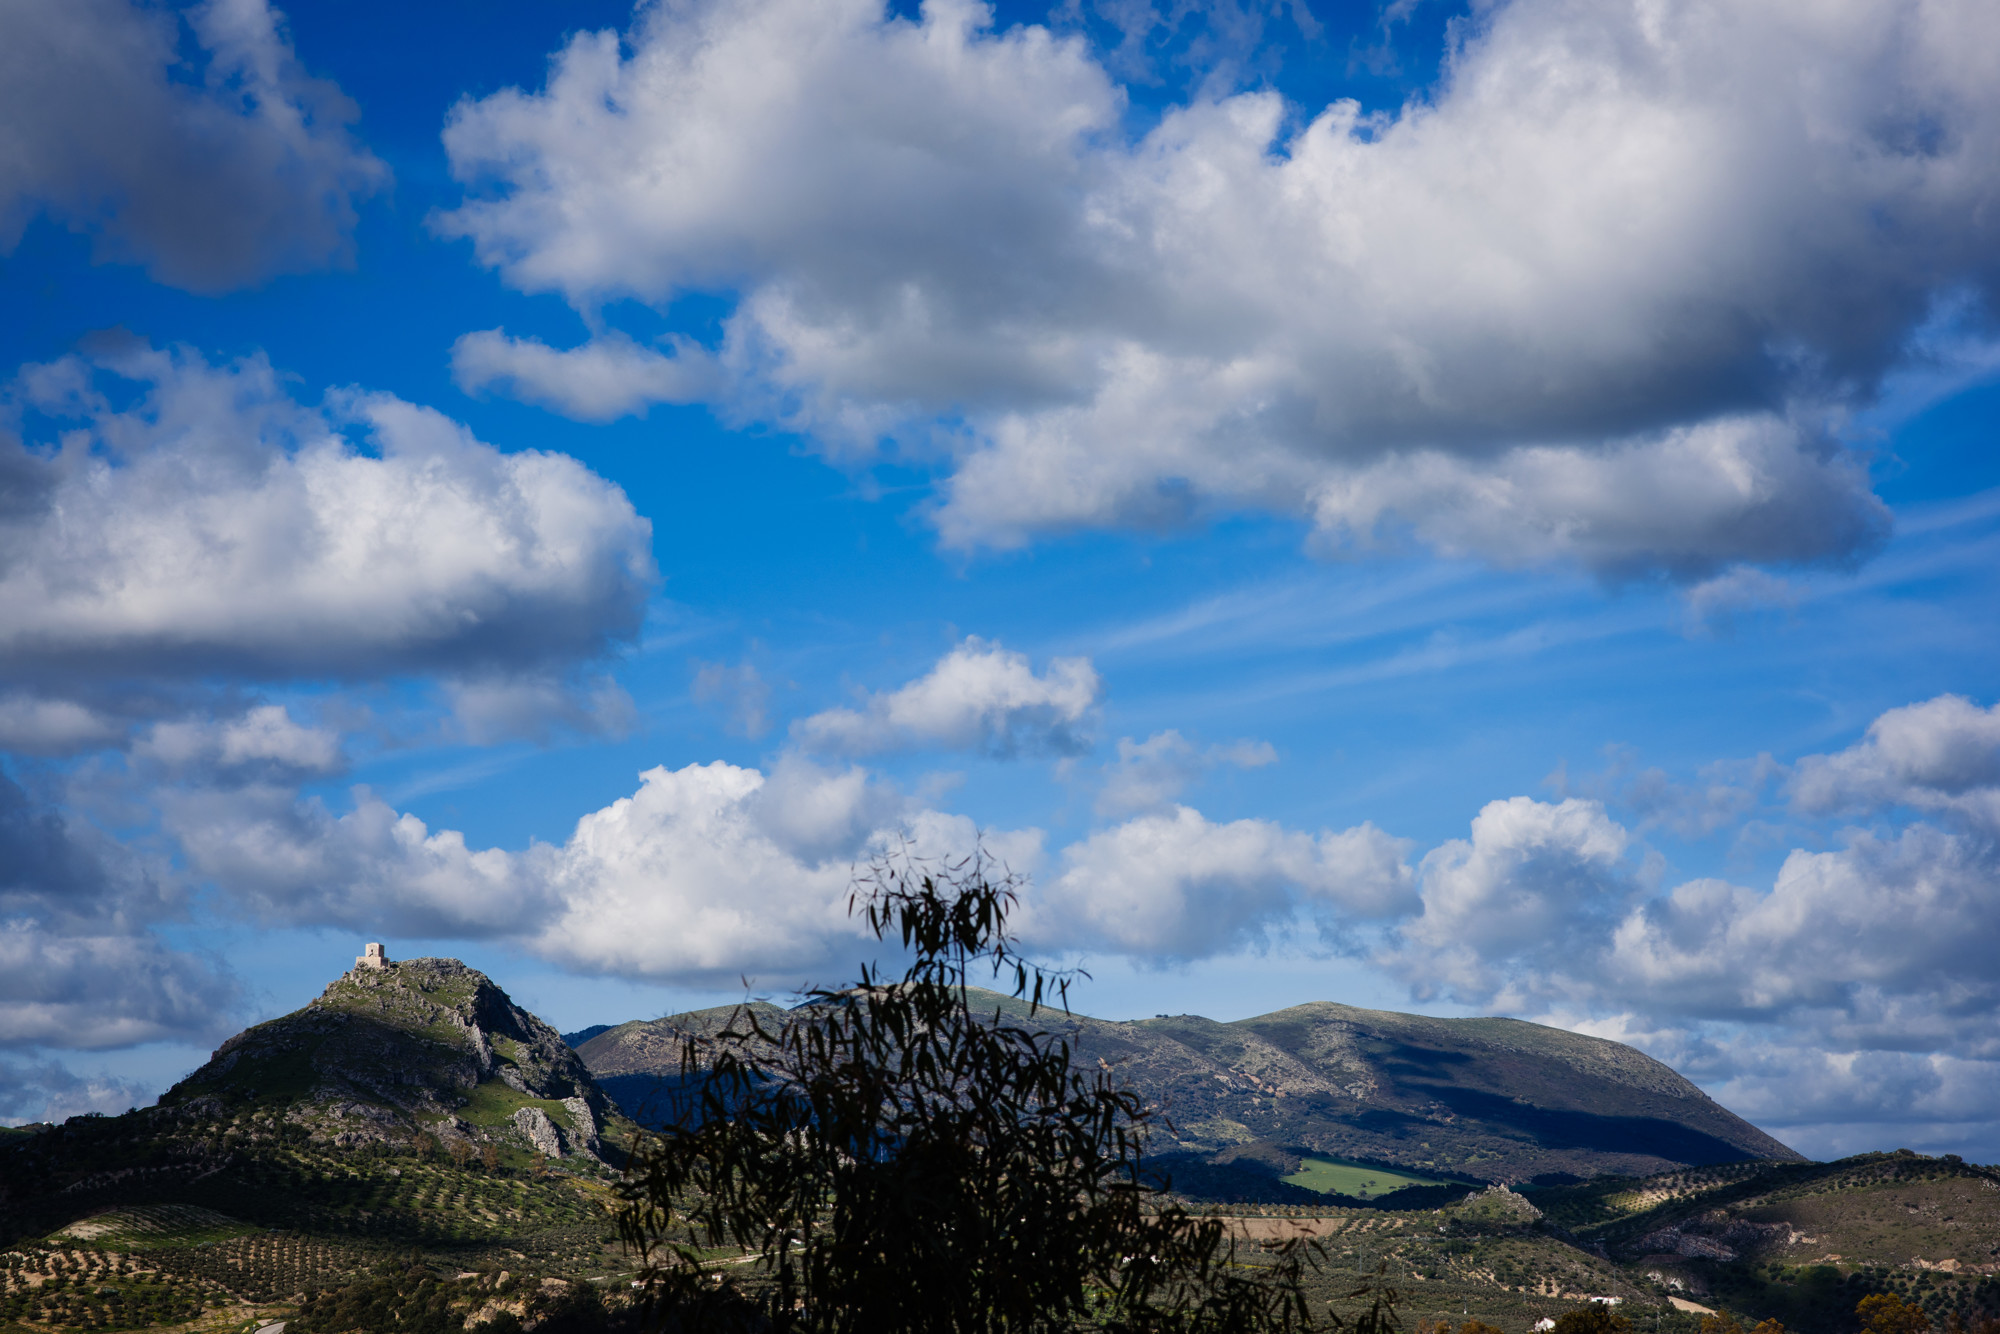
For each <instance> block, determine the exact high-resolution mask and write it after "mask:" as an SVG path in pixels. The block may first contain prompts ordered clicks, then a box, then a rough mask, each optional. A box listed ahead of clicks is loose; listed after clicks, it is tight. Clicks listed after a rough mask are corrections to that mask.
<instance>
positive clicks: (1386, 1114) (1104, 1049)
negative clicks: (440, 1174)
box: [578, 989, 1805, 1183]
mask: <svg viewBox="0 0 2000 1334" xmlns="http://www.w3.org/2000/svg"><path fill="white" fill-rule="evenodd" d="M975 990H976V991H977V996H978V999H979V1003H980V1004H981V1005H982V1006H983V1005H989V1004H990V1005H991V1006H992V1007H993V1008H994V1010H995V1011H996V1012H998V1013H1001V1014H1004V1015H1007V1016H1010V1017H1012V1018H1014V1019H1016V1020H1019V1019H1022V1018H1025V1017H1027V1014H1028V1010H1029V1007H1028V1006H1027V1005H1026V1004H1025V1003H1023V1002H1020V1001H1018V1000H1016V999H1014V998H1012V997H1009V996H1005V995H1002V994H1000V993H997V992H989V991H984V990H978V989H975ZM758 1004H760V1005H763V1004H765V1003H762V1002H758ZM768 1008H769V1011H770V1014H771V1015H773V1016H775V1015H778V1014H780V1013H782V1012H781V1011H780V1010H778V1008H777V1007H775V1006H770V1007H768ZM736 1009H737V1007H735V1006H719V1007H714V1008H711V1009H707V1010H698V1011H690V1012H687V1013H684V1014H679V1015H669V1016H666V1017H664V1018H661V1019H656V1020H634V1021H630V1022H627V1023H624V1024H619V1025H615V1026H612V1027H611V1028H609V1029H607V1030H605V1031H602V1032H599V1033H598V1034H597V1035H596V1036H594V1037H592V1038H590V1039H589V1040H588V1041H586V1042H584V1043H583V1044H582V1045H581V1046H580V1047H579V1048H578V1054H579V1055H580V1056H581V1057H582V1058H583V1061H584V1064H585V1065H586V1066H588V1067H589V1068H590V1070H591V1072H592V1074H593V1075H594V1076H595V1077H596V1078H597V1079H598V1081H599V1082H600V1084H602V1085H603V1086H604V1087H605V1088H606V1090H607V1091H608V1092H609V1093H611V1095H612V1096H613V1097H614V1098H615V1099H617V1100H619V1101H620V1103H621V1105H623V1106H624V1107H625V1108H626V1110H627V1111H628V1113H636V1112H641V1111H643V1108H642V1107H640V1105H639V1104H640V1102H641V1100H642V1099H643V1098H644V1097H645V1096H646V1095H648V1094H657V1093H658V1092H659V1091H661V1090H663V1089H664V1088H667V1087H669V1086H671V1084H672V1083H673V1082H674V1081H675V1080H677V1079H678V1076H679V1061H680V1051H681V1041H682V1035H684V1034H686V1033H690V1032H704V1033H705V1032H713V1031H715V1029H716V1028H718V1027H719V1026H720V1025H721V1024H722V1023H724V1022H726V1020H727V1017H728V1016H729V1015H730V1014H732V1013H734V1012H735V1010H736ZM1036 1022H1039V1023H1041V1024H1042V1025H1044V1026H1045V1027H1046V1028H1047V1029H1048V1030H1049V1031H1050V1032H1052V1033H1057V1034H1060V1035H1061V1036H1063V1037H1064V1038H1066V1039H1067V1040H1068V1041H1070V1042H1071V1044H1072V1047H1073V1049H1074V1051H1075V1052H1076V1055H1077V1057H1078V1059H1079V1060H1081V1061H1084V1062H1086V1063H1089V1062H1097V1061H1102V1062H1103V1063H1104V1064H1105V1065H1106V1066H1107V1067H1110V1068H1113V1069H1116V1070H1119V1071H1120V1072H1121V1073H1123V1074H1124V1075H1125V1076H1126V1079H1127V1082H1128V1083H1129V1084H1130V1085H1131V1086H1132V1087H1133V1088H1134V1089H1135V1090H1136V1091H1138V1092H1139V1093H1140V1094H1141V1096H1142V1097H1144V1098H1145V1099H1146V1100H1147V1101H1148V1102H1149V1103H1151V1104H1153V1105H1154V1106H1156V1107H1159V1108H1160V1109H1161V1110H1162V1111H1164V1112H1165V1113H1166V1116H1167V1118H1168V1120H1169V1121H1170V1123H1171V1125H1172V1138H1173V1143H1172V1145H1171V1146H1169V1145H1166V1144H1161V1145H1159V1146H1158V1147H1159V1148H1160V1149H1161V1150H1162V1151H1172V1150H1175V1149H1178V1150H1181V1151H1201V1152H1209V1153H1217V1152H1221V1151H1225V1150H1228V1149H1230V1148H1232V1147H1235V1146H1241V1145H1246V1144H1252V1143H1271V1144H1275V1145H1283V1146H1285V1147H1286V1148H1288V1149H1293V1150H1306V1151H1310V1152H1314V1153H1321V1154H1328V1155H1334V1156H1343V1157H1350V1158H1357V1159H1362V1160H1366V1161H1372V1162H1380V1163H1383V1164H1387V1165H1392V1166H1403V1167H1411V1168H1418V1169H1424V1170H1429V1171H1433V1172H1442V1173H1446V1174H1448V1175H1451V1176H1454V1177H1459V1178H1462V1179H1468V1180H1476V1181H1481V1182H1497V1183H1519V1182H1526V1181H1532V1180H1534V1179H1536V1178H1538V1177H1540V1178H1546V1177H1551V1176H1573V1177H1592V1176H1599V1175H1605V1174H1615V1175H1620V1176H1635V1177H1643V1176H1650V1175H1653V1174H1656V1173H1659V1172H1663V1171H1671V1170H1675V1169H1677V1168H1684V1167H1698V1166H1707V1165H1711V1164H1715V1163H1727V1162H1742V1161H1756V1160H1768V1161H1778V1162H1802V1161H1805V1160H1804V1158H1803V1156H1802V1155H1800V1154H1798V1153H1796V1152H1795V1151H1793V1150H1792V1149H1791V1148H1790V1147H1789V1146H1787V1145H1785V1144H1783V1143H1782V1142H1780V1141H1779V1140H1777V1139H1775V1138H1774V1137H1772V1136H1770V1135H1768V1134H1765V1133H1764V1132H1763V1131H1761V1130H1759V1129H1758V1128H1757V1127H1755V1126H1753V1125H1751V1124H1750V1123H1749V1122H1748V1121H1745V1120H1744V1119H1743V1118H1741V1117H1739V1116H1737V1115H1735V1114H1734V1113H1732V1112H1730V1111H1729V1110H1728V1109H1727V1108H1724V1107H1722V1106H1721V1105H1720V1104H1719V1103H1716V1102H1715V1101H1714V1100H1713V1099H1711V1098H1710V1097H1709V1096H1708V1095H1707V1094H1705V1093H1703V1092H1702V1091H1701V1090H1700V1089H1699V1088H1698V1087H1696V1086H1695V1085H1694V1084H1693V1083H1692V1082H1690V1081H1689V1080H1687V1079H1686V1078H1685V1077H1683V1076H1682V1075H1680V1074H1679V1073H1678V1072H1676V1071H1674V1070H1673V1069H1672V1068H1671V1067H1670V1066H1667V1065H1665V1064H1664V1063H1662V1062H1660V1061H1657V1060H1655V1059H1653V1058H1652V1057H1650V1056H1647V1055H1646V1054H1645V1053H1643V1052H1640V1051H1638V1050H1637V1049H1636V1048H1633V1047H1629V1046H1627V1045H1625V1044H1623V1043H1619V1042H1614V1041H1612V1040H1610V1039H1608V1038H1598V1037H1591V1036H1588V1035H1585V1034H1581V1033H1571V1032H1569V1031H1568V1030H1565V1029H1558V1028H1551V1027H1549V1026H1547V1025H1542V1024H1535V1023H1531V1022H1529V1021H1527V1020H1522V1019H1509V1018H1473V1019H1438V1018H1432V1017H1430V1016H1426V1015H1410V1014H1402V1013H1399V1012H1397V1011H1392V1010H1368V1009H1363V1008H1361V1007H1358V1006H1351V1005H1343V1004H1340V1003H1339V1002H1335V1001H1312V1002H1307V1003H1304V1004H1301V1005H1295V1006H1289V1007H1287V1008H1285V1009H1282V1010H1277V1011H1273V1012H1272V1013H1270V1014H1265V1015H1256V1016H1252V1017H1250V1018H1247V1019H1240V1020H1234V1021H1230V1022H1227V1023H1224V1022H1221V1021H1217V1020H1212V1019H1207V1018H1204V1017H1202V1016H1200V1015H1186V1014H1184V1015H1158V1016H1155V1017H1153V1018H1151V1019H1138V1020H1105V1019H1097V1018H1093V1017H1091V1016H1088V1015H1083V1014H1077V1013H1068V1012H1065V1011H1063V1010H1061V1009H1050V1008H1047V1007H1043V1009H1042V1010H1041V1011H1040V1013H1039V1015H1037V1016H1036Z"/></svg>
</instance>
